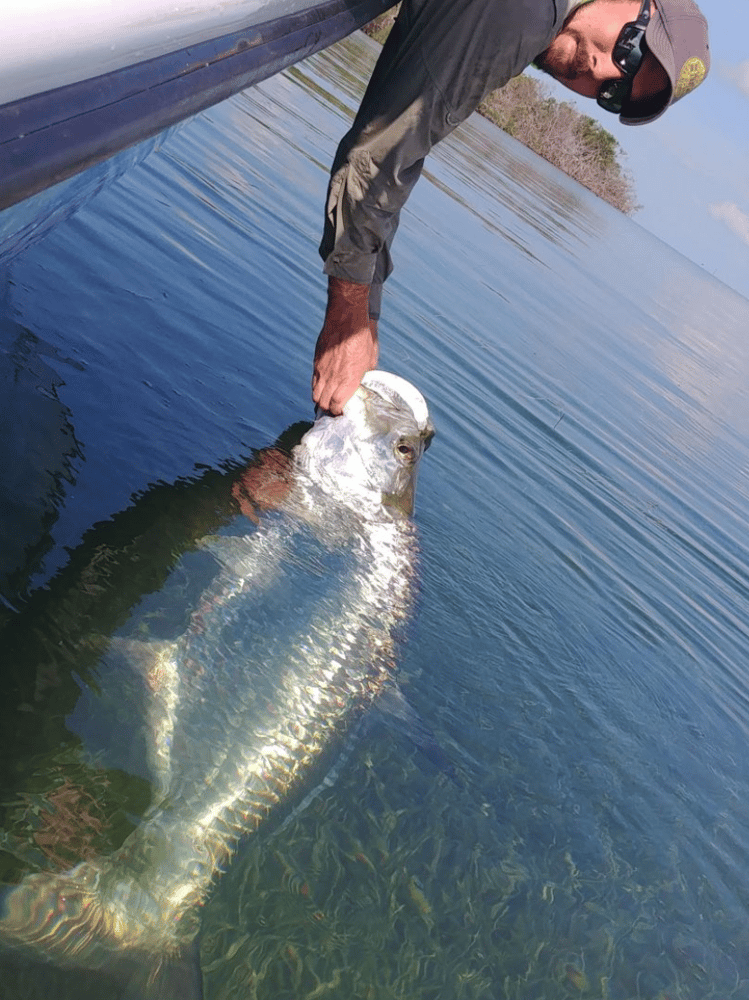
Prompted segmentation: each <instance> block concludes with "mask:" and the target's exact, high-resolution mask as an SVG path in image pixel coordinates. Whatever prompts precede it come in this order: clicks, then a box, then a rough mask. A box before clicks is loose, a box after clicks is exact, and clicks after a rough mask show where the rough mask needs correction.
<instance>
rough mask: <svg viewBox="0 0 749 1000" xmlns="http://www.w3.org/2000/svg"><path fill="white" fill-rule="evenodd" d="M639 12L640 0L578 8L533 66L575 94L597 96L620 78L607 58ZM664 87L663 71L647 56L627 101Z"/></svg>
mask: <svg viewBox="0 0 749 1000" xmlns="http://www.w3.org/2000/svg"><path fill="white" fill-rule="evenodd" d="M651 6H656V5H655V4H652V5H651ZM639 12H640V0H631V2H630V0H626V2H619V0H593V2H592V3H588V4H584V5H583V6H582V7H578V8H577V9H576V10H575V11H573V13H572V14H570V16H569V17H568V18H567V20H566V21H565V23H564V26H563V28H562V30H561V31H560V32H559V34H558V35H557V36H556V38H555V39H554V41H553V42H552V43H551V45H550V46H549V47H548V49H546V51H545V52H542V53H541V55H540V56H538V58H537V59H536V65H537V66H538V67H539V69H542V70H544V71H545V72H547V73H550V74H551V76H553V77H554V78H555V79H556V80H558V81H559V82H560V83H562V84H564V86H565V87H568V88H569V89H570V90H574V91H575V93H576V94H581V95H582V96H583V97H596V96H597V95H598V91H599V90H600V89H601V84H603V83H605V82H606V81H607V80H616V79H619V77H621V76H623V75H624V74H623V73H622V71H621V70H620V69H619V67H618V66H617V65H616V64H615V63H614V62H613V61H612V58H611V56H612V53H613V50H614V45H615V43H616V40H617V38H618V37H619V32H620V31H621V30H622V28H623V27H624V25H625V24H626V23H627V22H628V21H634V20H635V19H636V17H637V15H638V14H639ZM668 85H669V80H668V77H667V75H666V71H665V70H664V69H663V67H662V66H661V64H660V63H659V62H658V60H657V59H656V58H655V56H653V55H652V54H651V53H650V52H648V53H647V54H646V56H645V58H644V59H643V61H642V66H641V67H640V69H639V70H638V71H637V73H636V75H635V78H634V81H633V83H632V92H631V97H630V99H631V100H632V101H642V100H645V99H646V98H649V97H653V96H654V95H655V94H658V93H660V92H661V91H662V90H665V89H666V88H667V87H668Z"/></svg>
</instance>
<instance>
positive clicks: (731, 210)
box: [709, 201, 749, 245]
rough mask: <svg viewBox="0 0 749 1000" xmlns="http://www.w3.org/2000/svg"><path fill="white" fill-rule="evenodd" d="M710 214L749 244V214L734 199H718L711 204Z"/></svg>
mask: <svg viewBox="0 0 749 1000" xmlns="http://www.w3.org/2000/svg"><path fill="white" fill-rule="evenodd" d="M709 208H710V215H712V217H713V218H714V219H718V220H719V221H720V222H725V224H726V225H727V226H728V228H729V229H730V230H731V232H732V233H734V234H735V235H736V236H738V238H739V239H740V240H743V241H744V243H746V244H747V245H749V215H747V213H746V212H744V211H743V210H742V209H740V208H739V206H738V205H736V204H735V203H734V202H732V201H717V202H714V203H713V204H712V205H710V206H709Z"/></svg>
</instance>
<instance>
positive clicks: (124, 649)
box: [107, 635, 178, 681]
mask: <svg viewBox="0 0 749 1000" xmlns="http://www.w3.org/2000/svg"><path fill="white" fill-rule="evenodd" d="M107 646H108V653H110V654H112V653H113V654H114V655H115V656H121V657H122V659H123V660H126V661H127V662H128V663H129V664H130V665H131V666H132V667H134V668H135V669H136V670H137V672H138V673H139V674H140V676H141V677H143V678H144V679H146V680H149V681H150V680H151V678H152V675H153V669H154V665H156V664H159V663H171V662H173V661H174V659H175V657H176V655H177V649H178V644H177V643H176V642H174V641H173V640H171V639H129V638H126V637H124V636H120V635H113V636H111V637H110V638H109V639H108V640H107Z"/></svg>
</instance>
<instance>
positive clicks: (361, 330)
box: [312, 278, 378, 414]
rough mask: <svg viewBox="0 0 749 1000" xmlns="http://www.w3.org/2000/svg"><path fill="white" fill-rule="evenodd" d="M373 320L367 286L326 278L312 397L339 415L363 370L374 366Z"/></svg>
mask: <svg viewBox="0 0 749 1000" xmlns="http://www.w3.org/2000/svg"><path fill="white" fill-rule="evenodd" d="M377 357H378V345H377V321H376V320H373V319H370V318H369V285H359V284H355V283H354V282H351V281H343V280H341V279H340V278H329V279H328V306H327V309H326V311H325V321H324V323H323V328H322V330H321V331H320V336H319V337H318V339H317V346H316V348H315V365H314V372H313V376H312V398H313V400H314V402H315V403H317V405H318V406H320V407H321V408H322V409H323V410H329V411H330V412H331V413H335V414H339V413H341V411H342V410H343V407H344V406H345V404H346V403H347V402H348V400H349V399H350V398H351V396H353V394H354V393H355V392H356V389H357V387H358V385H359V383H360V382H361V378H362V375H363V374H364V372H366V371H369V370H370V369H372V368H375V367H376V365H377Z"/></svg>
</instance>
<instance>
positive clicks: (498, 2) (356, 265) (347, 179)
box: [320, 0, 558, 298]
mask: <svg viewBox="0 0 749 1000" xmlns="http://www.w3.org/2000/svg"><path fill="white" fill-rule="evenodd" d="M557 20H558V18H557V12H556V8H555V6H554V0H403V4H402V7H401V11H400V14H399V15H398V18H397V20H396V23H395V25H394V26H393V29H392V31H391V33H390V35H389V37H388V39H387V41H386V43H385V46H384V47H383V50H382V53H381V54H380V58H379V60H378V62H377V65H376V66H375V69H374V72H373V74H372V78H371V80H370V82H369V85H368V87H367V90H366V93H365V95H364V98H363V100H362V104H361V107H360V108H359V112H358V114H357V116H356V119H355V120H354V124H353V127H352V128H351V130H350V131H349V132H348V133H347V135H346V136H345V137H344V138H343V140H342V142H341V144H340V146H339V147H338V151H337V154H336V157H335V160H334V163H333V168H332V173H331V179H330V185H329V187H328V197H327V204H326V213H325V226H324V231H323V238H322V242H321V244H320V255H321V256H322V258H323V260H324V261H325V265H324V271H325V273H326V274H328V275H330V276H332V277H335V278H341V279H343V280H346V281H351V282H355V283H357V284H365V285H372V284H374V285H381V283H382V282H384V281H385V279H386V278H387V276H388V275H389V274H390V272H391V271H392V262H391V257H390V247H391V244H392V241H393V237H394V235H395V231H396V229H397V227H398V219H399V215H400V211H401V208H402V207H403V205H404V204H405V202H406V199H407V198H408V196H409V194H410V193H411V191H412V189H413V187H414V185H415V183H416V181H417V180H418V178H419V176H420V174H421V170H422V167H423V164H424V158H425V156H426V155H427V153H428V152H429V150H430V149H431V148H432V146H433V145H434V144H435V143H437V142H439V141H440V139H443V138H444V137H445V136H446V135H448V134H449V133H450V132H451V131H452V130H453V129H454V128H455V127H456V125H459V124H460V123H461V122H462V121H464V120H465V119H466V118H467V117H468V116H469V115H470V114H471V113H472V112H473V111H474V110H475V109H476V108H477V106H478V105H479V104H480V102H481V101H482V100H483V98H484V97H485V96H486V95H487V94H488V93H490V92H491V91H492V90H494V89H496V88H497V87H500V86H503V85H504V84H505V83H506V82H507V81H508V80H509V79H510V78H511V77H512V76H515V75H517V74H518V73H520V72H522V70H523V69H524V68H525V67H526V66H527V65H528V64H529V63H530V62H531V61H532V60H533V58H534V57H535V56H536V55H538V53H539V52H542V51H543V50H544V49H545V48H546V47H547V45H548V44H549V42H550V41H551V39H552V38H553V37H554V33H555V30H556V28H557ZM375 298H377V296H375Z"/></svg>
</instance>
